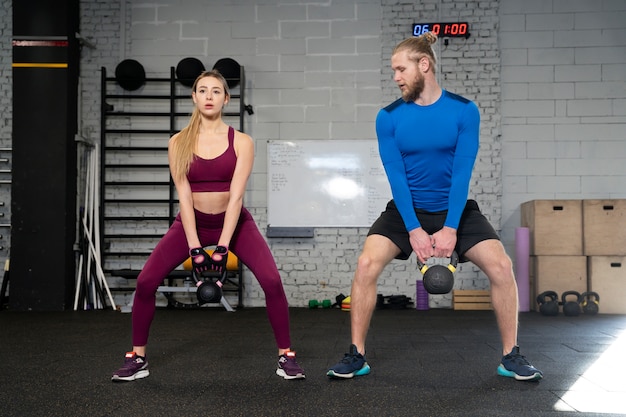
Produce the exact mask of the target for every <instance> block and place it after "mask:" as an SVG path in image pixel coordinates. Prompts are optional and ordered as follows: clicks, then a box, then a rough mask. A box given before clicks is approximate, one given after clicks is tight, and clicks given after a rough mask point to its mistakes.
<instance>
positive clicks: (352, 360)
mask: <svg viewBox="0 0 626 417" xmlns="http://www.w3.org/2000/svg"><path fill="white" fill-rule="evenodd" d="M369 373H370V366H369V365H368V364H367V362H366V361H365V357H364V356H363V355H361V354H360V353H359V352H358V351H357V349H356V346H355V345H350V353H346V354H345V355H344V357H343V359H342V360H341V361H340V362H339V363H338V364H336V365H334V366H333V367H332V368H330V369H329V370H328V372H326V375H328V376H329V377H332V378H353V377H355V376H361V375H367V374H369Z"/></svg>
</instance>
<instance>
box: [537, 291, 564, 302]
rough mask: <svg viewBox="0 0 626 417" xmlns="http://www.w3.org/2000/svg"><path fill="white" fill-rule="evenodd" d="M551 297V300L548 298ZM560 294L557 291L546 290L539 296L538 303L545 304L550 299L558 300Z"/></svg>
mask: <svg viewBox="0 0 626 417" xmlns="http://www.w3.org/2000/svg"><path fill="white" fill-rule="evenodd" d="M548 298H549V300H547V299H548ZM558 299H559V295H558V294H557V293H556V291H544V292H542V293H541V294H539V295H538V296H537V304H545V303H547V302H550V301H557V300H558Z"/></svg>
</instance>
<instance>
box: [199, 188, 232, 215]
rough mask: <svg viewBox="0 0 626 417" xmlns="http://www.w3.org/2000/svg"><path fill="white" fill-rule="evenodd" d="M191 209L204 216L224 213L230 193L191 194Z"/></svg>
mask: <svg viewBox="0 0 626 417" xmlns="http://www.w3.org/2000/svg"><path fill="white" fill-rule="evenodd" d="M192 198H193V207H194V208H195V209H196V210H198V211H199V212H202V213H206V214H219V213H223V212H225V211H226V207H228V199H229V198H230V192H228V191H221V192H201V193H192Z"/></svg>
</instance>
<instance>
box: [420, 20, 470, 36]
mask: <svg viewBox="0 0 626 417" xmlns="http://www.w3.org/2000/svg"><path fill="white" fill-rule="evenodd" d="M426 32H432V33H434V34H435V35H437V36H438V37H440V38H469V36H470V33H469V23H467V22H456V23H414V24H413V36H420V35H423V34H424V33H426Z"/></svg>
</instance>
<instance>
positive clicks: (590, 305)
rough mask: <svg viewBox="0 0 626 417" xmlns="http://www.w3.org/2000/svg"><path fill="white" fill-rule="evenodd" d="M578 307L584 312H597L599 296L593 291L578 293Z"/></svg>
mask: <svg viewBox="0 0 626 417" xmlns="http://www.w3.org/2000/svg"><path fill="white" fill-rule="evenodd" d="M580 307H581V308H582V310H583V313H585V314H590V315H593V314H598V312H599V311H600V296H599V295H598V293H597V292H593V291H587V292H584V293H582V294H580Z"/></svg>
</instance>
